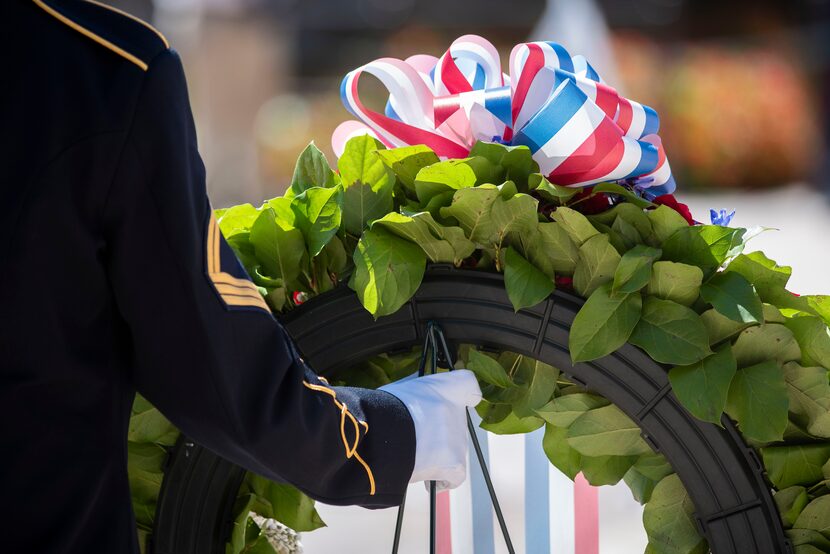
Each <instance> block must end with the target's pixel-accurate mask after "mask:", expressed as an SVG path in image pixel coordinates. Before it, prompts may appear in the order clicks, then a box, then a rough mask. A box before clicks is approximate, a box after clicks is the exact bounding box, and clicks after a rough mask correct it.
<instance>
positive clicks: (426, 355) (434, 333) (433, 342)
mask: <svg viewBox="0 0 830 554" xmlns="http://www.w3.org/2000/svg"><path fill="white" fill-rule="evenodd" d="M427 359H430V361H431V363H430V365H429V368H430V371H429V373H435V372H436V371H437V369H438V367H439V365H440V366H443V367H446V368H448V369H449V370H450V371H452V370H453V369H454V368H455V361H454V360H453V358H452V354H451V352H450V349H449V347H448V346H447V340H446V338H445V337H444V332H443V331H442V330H441V327H440V326H439V325H438V323H436V322H435V321H432V320H430V321H428V322H427V328H426V333H424V348H423V351H422V353H421V361H420V364H419V365H418V377H423V376H424V375H425V374H426V362H427ZM465 414H466V416H467V431H468V432H469V434H470V439H471V440H472V442H473V450H475V453H476V459H477V460H478V465H479V467H481V473H482V474H483V475H484V482H485V484H486V485H487V492H488V493H489V495H490V501H491V502H492V503H493V510H494V511H495V512H496V519H497V520H498V522H499V527H500V528H501V534H502V536H503V537H504V542H505V544H506V545H507V551H508V552H509V553H510V554H515V552H516V551H515V549H514V548H513V542H512V541H511V540H510V533H509V532H508V530H507V523H506V522H505V520H504V514H503V513H502V511H501V506H500V505H499V499H498V497H497V496H496V489H495V488H494V487H493V481H492V479H490V471H489V470H488V469H487V462H485V460H484V453H483V452H482V451H481V444H479V441H478V436H477V435H476V429H475V425H474V424H473V420H472V418H471V417H470V412H469V408H465ZM437 500H438V496H437V491H436V487H435V481H430V482H429V553H430V554H435V552H436V544H437V532H436V529H437V517H436V514H437V509H436V504H437ZM405 507H406V492H404V497H403V500H401V505H400V506H399V507H398V519H397V522H396V523H395V539H394V541H393V543H392V554H398V547H399V546H400V541H401V529H402V528H403V514H404V509H405Z"/></svg>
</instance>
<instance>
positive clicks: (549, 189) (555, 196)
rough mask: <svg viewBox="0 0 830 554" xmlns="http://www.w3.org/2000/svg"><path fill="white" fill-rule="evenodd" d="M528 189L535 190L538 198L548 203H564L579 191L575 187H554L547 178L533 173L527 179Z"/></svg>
mask: <svg viewBox="0 0 830 554" xmlns="http://www.w3.org/2000/svg"><path fill="white" fill-rule="evenodd" d="M527 185H528V189H530V190H535V191H536V192H537V193H538V194H539V196H541V197H542V198H544V199H545V200H547V201H549V202H560V203H563V202H566V201H568V200H570V199H571V198H573V197H574V195H576V193H578V192H579V191H580V189H579V188H575V187H563V186H561V185H554V184H553V183H551V182H550V181H548V180H547V178H546V177H545V176H544V175H542V174H540V173H534V174H532V175H529V176H528V178H527Z"/></svg>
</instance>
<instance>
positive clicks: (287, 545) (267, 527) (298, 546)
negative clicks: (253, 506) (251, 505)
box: [249, 512, 303, 554]
mask: <svg viewBox="0 0 830 554" xmlns="http://www.w3.org/2000/svg"><path fill="white" fill-rule="evenodd" d="M249 515H250V517H251V519H253V520H254V523H256V524H257V525H258V526H259V528H260V529H261V530H262V534H263V535H265V538H266V539H268V542H269V543H271V546H273V547H274V549H275V550H276V551H277V552H279V554H303V545H302V543H301V542H300V535H299V534H297V532H296V531H294V530H293V529H291V528H289V527H286V526H285V525H283V524H282V523H280V522H279V521H277V520H274V519H268V518H265V517H261V516H259V515H257V514H255V513H253V512H251V513H250V514H249Z"/></svg>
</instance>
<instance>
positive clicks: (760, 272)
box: [726, 252, 792, 303]
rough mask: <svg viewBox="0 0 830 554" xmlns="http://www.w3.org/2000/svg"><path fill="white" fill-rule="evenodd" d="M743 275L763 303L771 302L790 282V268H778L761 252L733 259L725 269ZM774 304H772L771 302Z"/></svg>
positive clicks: (741, 255)
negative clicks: (753, 286)
mask: <svg viewBox="0 0 830 554" xmlns="http://www.w3.org/2000/svg"><path fill="white" fill-rule="evenodd" d="M726 271H731V272H734V273H738V274H740V275H743V276H744V278H745V279H746V280H747V281H749V282H750V283H752V284H753V285H755V289H756V290H757V291H758V294H759V295H760V296H761V299H762V300H763V301H765V302H773V301H774V300H775V298H776V297H777V295H778V293H779V292H780V291H782V290H784V288H785V287H786V286H787V281H789V280H790V275H791V274H792V268H791V267H787V266H779V265H778V264H776V263H775V262H774V261H772V260H770V259H769V258H767V257H766V256H765V255H764V254H763V252H750V253H749V254H740V255H738V256H736V257H735V259H733V260H732V261H731V262H729V265H728V266H727V268H726ZM773 303H774V302H773Z"/></svg>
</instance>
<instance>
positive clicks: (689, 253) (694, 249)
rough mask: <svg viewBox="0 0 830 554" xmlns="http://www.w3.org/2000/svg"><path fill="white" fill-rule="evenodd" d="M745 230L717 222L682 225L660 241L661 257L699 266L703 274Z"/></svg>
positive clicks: (719, 261) (712, 266) (730, 248)
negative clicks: (661, 243) (661, 245)
mask: <svg viewBox="0 0 830 554" xmlns="http://www.w3.org/2000/svg"><path fill="white" fill-rule="evenodd" d="M745 232H746V230H745V229H733V228H731V227H721V226H719V225H695V226H693V227H683V228H681V229H678V230H677V231H675V232H674V234H672V235H671V236H670V237H669V238H668V239H666V241H665V242H664V243H663V259H664V260H668V261H671V262H681V263H685V264H688V265H695V266H698V267H699V268H701V269H702V270H703V271H704V274H707V273H712V272H714V270H715V269H717V268H718V267H720V265H721V264H722V263H723V262H724V261H725V260H726V258H727V257H728V255H729V253H730V251H731V250H732V249H733V248H734V247H735V245H736V244H738V243H739V242H740V240H741V237H743V235H744V233H745Z"/></svg>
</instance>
